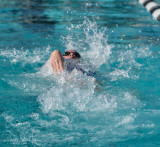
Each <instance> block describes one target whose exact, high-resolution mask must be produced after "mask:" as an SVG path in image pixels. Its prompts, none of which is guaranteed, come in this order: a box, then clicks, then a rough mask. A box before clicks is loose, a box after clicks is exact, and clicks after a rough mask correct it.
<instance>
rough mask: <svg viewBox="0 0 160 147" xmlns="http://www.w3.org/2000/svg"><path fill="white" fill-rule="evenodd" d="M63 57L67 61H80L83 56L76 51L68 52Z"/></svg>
mask: <svg viewBox="0 0 160 147" xmlns="http://www.w3.org/2000/svg"><path fill="white" fill-rule="evenodd" d="M62 56H63V57H64V58H65V59H79V58H81V55H80V54H79V53H78V52H77V51H76V50H67V51H65V52H64V53H63V54H62Z"/></svg>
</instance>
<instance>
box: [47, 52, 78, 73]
mask: <svg viewBox="0 0 160 147" xmlns="http://www.w3.org/2000/svg"><path fill="white" fill-rule="evenodd" d="M80 58H81V55H80V54H79V53H78V52H77V51H76V50H67V51H65V52H64V53H63V54H61V52H60V51H59V50H55V51H53V52H52V54H51V56H50V64H51V66H52V68H53V71H54V73H55V74H60V73H62V72H63V71H64V59H72V60H77V59H80Z"/></svg>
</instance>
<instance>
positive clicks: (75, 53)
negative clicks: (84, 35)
mask: <svg viewBox="0 0 160 147" xmlns="http://www.w3.org/2000/svg"><path fill="white" fill-rule="evenodd" d="M70 53H73V55H74V57H76V58H81V55H80V54H79V53H78V52H64V53H63V54H62V56H69V55H70Z"/></svg>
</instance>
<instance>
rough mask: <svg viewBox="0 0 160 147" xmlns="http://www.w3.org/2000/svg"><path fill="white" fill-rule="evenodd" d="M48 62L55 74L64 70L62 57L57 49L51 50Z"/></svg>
mask: <svg viewBox="0 0 160 147" xmlns="http://www.w3.org/2000/svg"><path fill="white" fill-rule="evenodd" d="M50 64H51V66H52V68H53V71H54V73H55V74H60V73H61V72H62V71H64V66H63V57H62V55H61V52H60V51H59V50H55V51H53V52H52V54H51V56H50Z"/></svg>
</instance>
